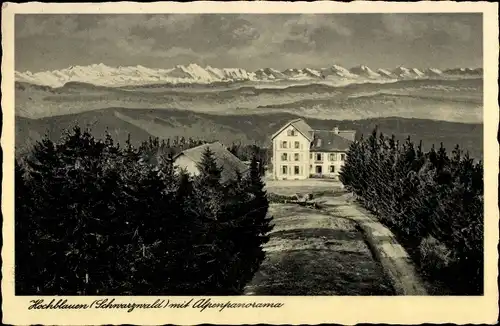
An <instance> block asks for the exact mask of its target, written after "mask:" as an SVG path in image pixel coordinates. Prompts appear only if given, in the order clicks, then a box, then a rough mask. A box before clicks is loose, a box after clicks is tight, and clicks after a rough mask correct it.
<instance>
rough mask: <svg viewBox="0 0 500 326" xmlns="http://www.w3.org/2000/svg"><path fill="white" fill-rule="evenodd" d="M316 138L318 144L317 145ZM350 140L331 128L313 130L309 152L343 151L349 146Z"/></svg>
mask: <svg viewBox="0 0 500 326" xmlns="http://www.w3.org/2000/svg"><path fill="white" fill-rule="evenodd" d="M318 139H320V140H321V141H320V144H319V146H318ZM351 144H352V141H351V140H349V139H346V138H344V137H342V136H340V135H338V134H336V133H335V132H333V131H331V130H315V131H314V141H312V142H311V148H310V150H311V152H336V151H339V152H345V151H347V150H348V149H349V146H351Z"/></svg>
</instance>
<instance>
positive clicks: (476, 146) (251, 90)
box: [2, 11, 498, 303]
mask: <svg viewBox="0 0 500 326" xmlns="http://www.w3.org/2000/svg"><path fill="white" fill-rule="evenodd" d="M14 26H15V28H14V31H13V37H14V45H13V47H14V52H13V55H14V65H13V68H14V70H15V73H14V80H12V81H11V82H12V83H13V84H14V85H15V87H14V92H13V95H14V99H13V110H14V115H15V126H14V127H13V129H14V130H15V135H14V138H15V143H14V145H15V151H14V155H13V157H12V161H14V164H13V167H14V170H15V171H14V177H13V180H14V185H13V188H12V190H13V197H15V198H14V199H15V201H14V203H15V204H14V208H13V214H14V217H13V221H14V222H13V225H14V228H13V231H14V248H15V251H14V266H13V268H14V280H13V281H12V282H13V284H14V287H15V296H35V297H44V296H47V297H51V296H66V297H68V296H82V297H83V296H103V297H104V296H111V297H113V298H120V297H121V296H154V297H162V296H168V297H169V298H175V297H176V296H192V297H196V296H204V297H212V298H216V299H217V298H219V297H221V296H242V297H252V296H256V297H258V296H265V297H280V298H282V297H285V298H286V297H288V296H309V297H314V296H373V297H375V296H483V295H484V294H485V279H484V273H485V256H484V253H485V242H484V239H485V232H486V231H485V203H484V200H485V190H484V181H485V177H484V169H485V168H484V160H485V148H484V143H485V138H484V137H485V136H484V125H483V124H484V122H485V120H484V119H487V118H486V115H485V114H484V110H485V104H484V101H485V97H484V88H485V87H486V86H485V83H484V76H485V69H487V67H486V66H485V64H484V61H483V56H484V45H485V44H484V41H483V40H484V33H485V31H484V28H483V26H484V25H483V13H482V12H418V13H412V12H406V13H404V12H401V13H393V12H386V13H384V12H378V13H363V12H360V13H351V12H349V13H335V12H331V13H321V12H319V13H203V12H202V13H168V12H167V13H141V12H137V13H78V12H77V11H75V12H72V13H50V12H48V13H17V14H16V15H15V17H14ZM497 51H498V49H497ZM489 68H492V69H496V68H497V67H489ZM4 82H6V81H5V80H3V81H2V83H4ZM497 165H498V164H497ZM4 191H5V188H4ZM496 210H498V208H496ZM497 213H498V212H497ZM4 214H5V213H4ZM4 218H5V216H4ZM493 227H498V225H496V226H495V225H493ZM4 232H5V231H4ZM45 301H46V302H45V303H47V302H49V301H50V299H46V300H45Z"/></svg>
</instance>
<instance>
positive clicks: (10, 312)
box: [1, 1, 499, 325]
mask: <svg viewBox="0 0 500 326" xmlns="http://www.w3.org/2000/svg"><path fill="white" fill-rule="evenodd" d="M169 12H170V13H362V12H363V13H368V12H371V13H375V12H383V13H387V12H399V13H416V12H419V13H431V12H440V13H444V12H455V13H456V12H482V13H483V18H484V20H483V28H484V33H483V35H484V40H483V44H484V51H483V53H484V64H483V66H484V168H485V174H484V180H485V258H486V259H485V265H486V268H485V295H484V296H482V297H345V296H337V297H335V296H330V297H224V300H227V299H230V300H232V301H236V302H250V301H259V300H261V301H268V302H269V301H274V302H284V303H285V306H284V307H283V308H281V309H263V310H260V309H225V310H224V311H223V312H218V311H217V310H212V309H210V310H205V311H204V312H202V313H200V312H198V310H195V309H178V310H175V311H173V310H161V311H158V310H140V309H138V310H135V311H134V312H132V313H127V312H126V311H118V310H113V311H108V310H101V311H98V310H85V311H62V310H38V311H33V310H27V307H28V302H29V300H30V299H32V298H33V297H20V296H15V295H14V281H13V276H14V275H13V274H14V273H13V266H14V251H13V248H14V223H13V222H14V219H13V216H14V213H13V212H14V209H13V202H14V193H13V182H14V176H13V173H12V171H14V130H15V129H14V102H13V100H14V82H13V81H14V47H13V42H14V14H20V13H169ZM497 15H498V5H497V4H496V3H487V2H467V3H455V2H443V1H439V2H415V3H399V2H367V1H356V2H351V3H338V2H328V1H319V2H312V3H306V2H294V3H288V2H249V1H239V2H192V3H168V2H155V3H133V2H120V3H100V4H88V3H73V4H59V3H50V4H49V3H25V4H14V3H7V4H3V10H2V22H3V23H2V47H3V51H4V57H3V58H2V74H3V76H2V94H3V97H2V108H3V131H2V139H1V143H2V148H3V151H4V152H3V154H4V161H3V172H4V173H3V175H4V178H3V183H2V187H3V188H2V190H3V191H2V213H3V218H4V223H3V241H4V243H3V244H4V246H3V249H2V259H3V266H2V274H3V278H2V295H3V299H4V300H3V303H2V310H3V315H4V317H3V318H4V319H3V322H4V323H8V324H64V325H78V324H104V323H105V324H122V323H127V324H141V325H144V324H166V323H168V324H183V325H193V324H199V323H213V324H220V323H223V324H252V323H269V324H301V323H307V324H316V323H339V324H355V323H360V322H362V323H400V324H420V323H424V322H429V323H444V322H447V323H456V324H465V323H494V322H495V321H496V319H497V316H498V307H497V302H498V288H497V275H498V270H497V261H498V253H497V248H496V246H497V244H498V217H499V214H498V207H497V202H498V201H497V198H498V193H497V191H498V157H499V150H498V144H497V141H496V135H497V128H498V122H499V108H498V103H497V95H498V84H497V78H498V44H499V43H498V19H497ZM36 298H40V297H36ZM93 298H94V297H70V299H71V301H72V302H74V303H77V302H89V301H91V300H92V299H93ZM117 298H118V297H117ZM119 298H120V300H122V301H127V299H126V298H128V299H129V301H136V302H149V301H154V300H151V299H153V298H152V297H119ZM164 298H167V297H164ZM170 299H173V298H172V297H171V298H170ZM174 299H176V300H179V301H180V300H182V299H184V298H182V297H177V298H174ZM219 299H220V300H221V301H223V300H222V298H217V297H216V298H214V299H213V300H219Z"/></svg>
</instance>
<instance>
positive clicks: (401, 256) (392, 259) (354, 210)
mask: <svg viewBox="0 0 500 326" xmlns="http://www.w3.org/2000/svg"><path fill="white" fill-rule="evenodd" d="M319 201H320V202H321V204H322V206H324V207H325V208H324V211H325V212H327V213H329V214H331V215H332V216H335V217H336V218H342V217H343V218H347V219H349V220H352V221H354V222H356V224H357V225H359V227H360V228H361V230H362V231H363V234H364V235H365V239H366V241H367V243H368V244H369V245H370V247H371V250H372V252H373V253H374V255H375V256H376V257H377V260H378V261H380V263H381V264H382V266H383V268H384V271H385V273H386V275H388V276H389V278H390V279H391V284H392V286H393V288H394V289H395V291H396V293H397V294H398V295H426V294H427V291H426V288H425V285H424V284H425V283H424V282H423V280H422V279H421V278H420V276H419V274H418V272H417V271H416V268H415V267H414V265H413V262H412V261H411V259H410V257H409V255H408V253H407V252H406V251H405V249H404V248H403V247H402V246H401V245H400V244H399V243H398V241H397V240H396V237H395V236H394V234H393V233H392V232H391V231H390V230H389V229H388V228H387V227H385V226H384V225H382V224H381V223H380V222H378V221H377V220H376V219H375V218H374V217H372V216H371V215H370V214H369V213H368V212H366V211H365V210H363V209H362V208H360V207H358V206H357V205H356V204H355V203H354V202H352V200H351V199H350V196H349V194H345V195H343V196H335V197H333V196H330V197H328V196H326V197H323V198H321V199H320V200H319Z"/></svg>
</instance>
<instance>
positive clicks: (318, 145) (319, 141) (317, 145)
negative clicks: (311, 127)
mask: <svg viewBox="0 0 500 326" xmlns="http://www.w3.org/2000/svg"><path fill="white" fill-rule="evenodd" d="M316 147H321V139H318V140H316Z"/></svg>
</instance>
